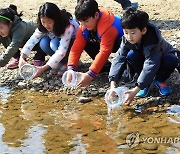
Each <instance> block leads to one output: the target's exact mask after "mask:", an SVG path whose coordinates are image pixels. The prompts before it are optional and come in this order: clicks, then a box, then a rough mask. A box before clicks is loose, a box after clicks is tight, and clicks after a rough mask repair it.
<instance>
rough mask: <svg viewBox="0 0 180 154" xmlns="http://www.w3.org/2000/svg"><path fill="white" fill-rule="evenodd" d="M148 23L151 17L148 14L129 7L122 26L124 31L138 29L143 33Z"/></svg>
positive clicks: (123, 17)
mask: <svg viewBox="0 0 180 154" xmlns="http://www.w3.org/2000/svg"><path fill="white" fill-rule="evenodd" d="M148 23H149V15H148V14H147V13H146V12H144V11H140V10H137V9H136V8H134V7H128V8H127V9H126V10H125V12H124V14H123V16H122V20H121V26H122V28H123V29H134V28H138V29H140V30H141V31H142V30H143V28H145V27H146V26H147V24H148Z"/></svg>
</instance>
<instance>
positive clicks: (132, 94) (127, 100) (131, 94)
mask: <svg viewBox="0 0 180 154" xmlns="http://www.w3.org/2000/svg"><path fill="white" fill-rule="evenodd" d="M139 91H140V88H139V87H137V86H136V87H134V88H132V89H130V90H128V91H126V92H125V94H126V98H125V100H124V102H123V104H124V105H129V104H130V103H131V101H132V100H133V99H134V97H135V96H136V94H137V93H138V92H139Z"/></svg>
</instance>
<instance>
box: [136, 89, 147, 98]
mask: <svg viewBox="0 0 180 154" xmlns="http://www.w3.org/2000/svg"><path fill="white" fill-rule="evenodd" d="M148 92H149V88H144V89H143V90H140V91H139V92H138V93H137V94H136V96H137V97H141V98H144V97H146V96H147V95H148Z"/></svg>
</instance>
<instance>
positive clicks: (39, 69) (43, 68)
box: [33, 65, 49, 79]
mask: <svg viewBox="0 0 180 154" xmlns="http://www.w3.org/2000/svg"><path fill="white" fill-rule="evenodd" d="M35 68H36V74H35V75H34V77H33V79H34V78H37V77H38V76H40V75H41V74H42V73H44V72H45V71H46V70H47V69H48V68H49V66H48V65H44V66H38V67H37V66H36V67H35Z"/></svg>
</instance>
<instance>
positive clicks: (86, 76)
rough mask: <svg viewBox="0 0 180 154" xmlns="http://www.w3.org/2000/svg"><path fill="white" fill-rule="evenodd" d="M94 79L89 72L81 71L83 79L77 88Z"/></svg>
mask: <svg viewBox="0 0 180 154" xmlns="http://www.w3.org/2000/svg"><path fill="white" fill-rule="evenodd" d="M79 73H80V72H79ZM92 80H93V78H92V77H91V76H89V75H88V74H87V73H81V81H80V82H79V83H78V85H77V88H79V87H85V86H87V85H89V84H90V82H91V81H92Z"/></svg>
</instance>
